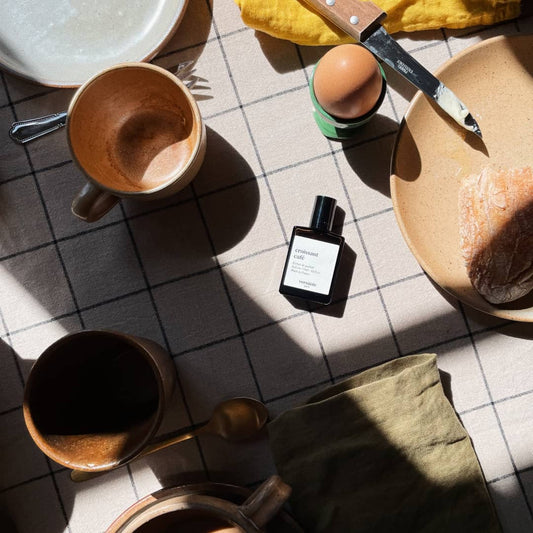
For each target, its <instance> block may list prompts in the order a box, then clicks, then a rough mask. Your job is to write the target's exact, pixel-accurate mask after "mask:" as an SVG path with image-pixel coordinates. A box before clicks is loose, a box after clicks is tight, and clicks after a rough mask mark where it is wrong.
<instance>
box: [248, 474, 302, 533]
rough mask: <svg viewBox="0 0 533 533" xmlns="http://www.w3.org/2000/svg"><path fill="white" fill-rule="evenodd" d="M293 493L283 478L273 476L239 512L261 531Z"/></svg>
mask: <svg viewBox="0 0 533 533" xmlns="http://www.w3.org/2000/svg"><path fill="white" fill-rule="evenodd" d="M291 492H292V489H291V487H289V485H287V484H286V483H285V482H284V481H283V480H282V479H281V477H279V476H271V477H269V478H268V479H267V480H266V481H265V482H264V483H263V484H262V485H260V486H259V487H258V488H257V490H256V491H255V492H254V493H253V494H252V495H251V496H250V497H249V498H248V499H247V500H246V501H245V502H244V503H243V504H242V505H241V506H239V511H240V512H241V514H243V515H244V516H245V517H246V518H247V519H248V520H250V521H251V522H253V523H254V524H255V526H257V528H258V529H261V528H262V527H263V526H265V525H266V524H267V523H268V522H269V521H270V520H271V519H272V518H273V517H274V516H275V515H276V514H277V512H278V511H279V510H280V509H281V508H282V507H283V504H284V503H285V502H286V501H287V500H288V499H289V496H290V495H291Z"/></svg>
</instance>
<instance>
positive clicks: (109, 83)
mask: <svg viewBox="0 0 533 533" xmlns="http://www.w3.org/2000/svg"><path fill="white" fill-rule="evenodd" d="M66 126H67V138H68V142H69V146H70V150H71V153H72V157H73V159H74V162H75V163H76V164H77V165H78V167H79V168H80V169H81V170H82V171H83V172H84V174H85V175H86V177H87V184H86V185H85V186H84V187H83V189H82V190H81V191H80V192H79V194H78V195H77V196H76V198H75V199H74V201H73V203H72V211H73V213H74V214H75V215H76V216H78V217H79V218H81V219H83V220H86V221H87V222H93V221H95V220H98V219H99V218H101V217H102V216H103V215H104V214H105V213H107V212H108V211H109V210H110V209H111V208H112V207H113V206H114V205H115V204H116V203H117V202H118V200H119V198H134V199H138V200H152V199H158V198H163V197H167V196H170V195H172V194H175V193H177V192H178V191H180V190H182V189H183V188H184V187H185V186H186V185H188V184H189V183H190V181H191V180H192V179H193V178H194V176H195V175H196V174H197V173H198V170H199V169H200V166H201V165H202V162H203V160H204V156H205V150H206V130H205V124H204V122H203V120H202V117H201V115H200V111H199V109H198V105H197V103H196V100H195V99H194V96H193V95H192V94H191V92H190V91H189V89H188V88H187V87H186V86H185V85H184V84H183V82H182V81H181V80H179V79H178V78H177V77H176V76H174V75H173V74H171V73H170V72H168V71H167V70H165V69H163V68H161V67H158V66H156V65H151V64H149V63H134V62H131V63H121V64H119V65H115V66H113V67H111V68H108V69H106V70H104V71H102V72H100V73H98V74H97V75H95V76H93V77H92V78H91V79H89V80H88V81H86V82H85V83H84V84H83V85H82V86H81V87H80V88H79V89H78V90H77V91H76V93H75V94H74V97H73V98H72V100H71V102H70V105H69V108H68V112H67V124H66Z"/></svg>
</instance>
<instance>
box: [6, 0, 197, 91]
mask: <svg viewBox="0 0 533 533" xmlns="http://www.w3.org/2000/svg"><path fill="white" fill-rule="evenodd" d="M187 3H188V0H130V1H128V0H106V1H105V2H91V1H90V0H47V1H45V2H35V1H34V0H19V1H17V2H13V1H12V0H0V13H2V17H1V18H0V66H1V67H2V68H3V69H5V70H7V71H8V72H10V73H12V74H15V75H17V76H21V77H23V78H26V79H28V80H31V81H34V82H36V83H40V84H43V85H47V86H53V87H78V86H79V85H81V84H82V83H83V82H84V81H85V80H87V79H88V78H89V77H91V76H92V75H93V74H96V73H97V72H99V71H100V70H103V69H105V68H107V67H109V66H111V65H114V64H116V63H122V62H125V61H146V60H149V59H151V58H152V57H154V56H155V54H156V53H157V52H158V51H159V50H160V49H161V48H162V47H163V46H164V45H165V44H166V42H167V41H168V40H169V39H170V37H171V36H172V34H173V33H174V31H175V30H176V28H177V26H178V25H179V23H180V22H181V20H182V17H183V15H184V13H185V9H186V7H187Z"/></svg>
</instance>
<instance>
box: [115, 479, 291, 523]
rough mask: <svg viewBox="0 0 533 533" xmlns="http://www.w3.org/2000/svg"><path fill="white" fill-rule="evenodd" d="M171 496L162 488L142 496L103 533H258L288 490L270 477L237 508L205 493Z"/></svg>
mask: <svg viewBox="0 0 533 533" xmlns="http://www.w3.org/2000/svg"><path fill="white" fill-rule="evenodd" d="M178 489H179V488H178ZM175 493H176V491H175V490H174V489H164V490H162V491H159V492H157V493H155V494H152V495H149V496H146V497H145V498H143V499H142V500H140V501H138V502H137V503H135V504H134V505H132V506H131V507H130V508H129V509H127V510H126V511H125V512H124V513H123V514H122V515H120V516H119V517H118V518H117V519H116V520H115V521H114V522H113V524H111V526H110V527H109V528H108V529H107V531H106V533H167V532H169V531H176V532H178V531H183V532H187V533H214V532H217V533H258V532H262V531H265V526H267V524H268V522H269V521H270V520H271V519H272V518H273V517H274V516H275V515H276V514H277V513H278V511H279V510H280V509H281V507H282V506H283V504H284V503H285V502H286V501H287V500H288V498H289V496H290V494H291V488H290V487H289V486H288V485H287V484H286V483H284V482H283V481H282V479H281V478H280V477H279V476H271V477H270V478H268V479H267V480H266V481H265V482H264V483H263V484H262V485H261V486H260V487H258V489H257V490H256V491H255V492H254V493H253V494H252V495H251V496H250V497H249V498H248V499H247V500H246V501H245V502H244V503H242V504H241V505H237V504H236V503H233V502H231V501H229V500H225V499H223V498H218V497H215V496H209V495H205V494H195V493H194V492H192V493H191V494H187V495H181V496H176V495H175Z"/></svg>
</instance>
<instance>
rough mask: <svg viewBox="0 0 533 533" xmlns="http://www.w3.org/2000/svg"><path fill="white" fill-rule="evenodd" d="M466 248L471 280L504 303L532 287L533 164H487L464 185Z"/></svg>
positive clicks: (461, 191) (461, 209) (461, 223)
mask: <svg viewBox="0 0 533 533" xmlns="http://www.w3.org/2000/svg"><path fill="white" fill-rule="evenodd" d="M459 228H460V238H461V250H462V253H463V256H464V258H465V261H466V267H467V271H468V276H469V277H470V280H471V282H472V285H473V286H474V287H475V288H476V289H477V291H478V292H479V293H480V294H481V295H482V296H483V297H484V298H485V299H486V300H487V301H489V302H491V303H494V304H502V303H506V302H511V301H513V300H516V299H518V298H521V297H522V296H524V295H526V294H527V293H528V292H529V291H530V290H531V289H533V173H532V171H531V167H524V168H512V169H502V168H492V167H486V168H484V169H483V170H482V172H481V174H476V175H471V176H469V177H468V178H466V179H465V180H464V181H463V182H462V184H461V187H460V189H459Z"/></svg>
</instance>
